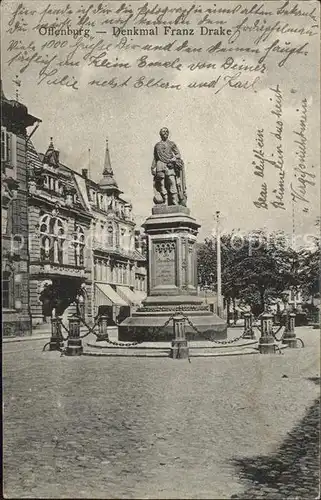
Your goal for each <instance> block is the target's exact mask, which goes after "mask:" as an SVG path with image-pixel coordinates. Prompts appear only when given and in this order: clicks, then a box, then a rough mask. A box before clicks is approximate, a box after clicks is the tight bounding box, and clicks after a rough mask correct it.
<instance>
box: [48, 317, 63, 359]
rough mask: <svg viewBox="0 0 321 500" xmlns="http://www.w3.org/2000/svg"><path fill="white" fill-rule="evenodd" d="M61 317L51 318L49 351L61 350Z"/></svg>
mask: <svg viewBox="0 0 321 500" xmlns="http://www.w3.org/2000/svg"><path fill="white" fill-rule="evenodd" d="M60 321H61V318H59V317H58V318H51V337H50V344H49V351H61V350H62V349H63V347H64V341H63V338H62V334H61V323H60Z"/></svg>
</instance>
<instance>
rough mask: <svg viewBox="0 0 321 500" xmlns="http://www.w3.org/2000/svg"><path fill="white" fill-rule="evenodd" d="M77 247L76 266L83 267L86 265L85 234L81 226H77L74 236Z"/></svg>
mask: <svg viewBox="0 0 321 500" xmlns="http://www.w3.org/2000/svg"><path fill="white" fill-rule="evenodd" d="M74 246H75V265H76V266H83V265H84V264H85V255H84V254H85V234H84V230H83V228H82V227H81V226H76V232H75V234H74Z"/></svg>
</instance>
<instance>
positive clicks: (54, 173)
mask: <svg viewBox="0 0 321 500" xmlns="http://www.w3.org/2000/svg"><path fill="white" fill-rule="evenodd" d="M40 122H41V120H40V119H38V118H36V117H34V116H32V115H30V114H29V113H28V109H27V108H26V106H24V105H23V104H21V103H19V102H18V101H17V100H8V99H7V98H6V97H5V96H4V94H3V92H2V87H1V177H2V199H1V205H2V243H3V245H2V246H3V252H2V307H3V323H4V327H3V333H4V335H5V336H9V335H11V336H16V335H30V334H31V333H32V330H36V331H37V330H39V329H41V328H42V327H44V328H49V325H48V323H49V322H50V317H52V316H54V315H59V316H62V317H63V319H65V320H67V317H68V316H69V315H70V314H72V313H74V312H76V305H75V304H76V303H77V304H78V310H79V312H80V314H81V315H82V316H83V317H84V318H86V319H87V320H89V322H90V321H91V320H93V319H94V317H96V315H97V314H98V313H99V312H104V311H105V312H106V314H108V316H109V318H110V320H111V321H116V320H118V321H121V320H122V319H123V318H125V317H126V316H127V315H129V314H130V313H131V310H132V309H133V308H135V307H137V306H138V305H139V304H140V303H141V301H142V300H143V299H144V298H145V297H146V274H147V273H146V258H145V257H144V256H143V255H142V253H141V251H140V246H139V245H140V238H138V240H137V233H138V232H139V231H137V229H136V226H135V222H134V220H133V214H132V205H131V204H130V203H129V202H127V201H126V200H125V199H124V198H123V197H122V192H121V190H120V189H119V187H118V185H117V182H116V180H115V178H114V174H113V170H112V167H111V162H110V154H109V148H108V144H107V143H106V150H105V160H104V166H103V169H102V177H101V179H100V181H99V182H94V181H93V180H92V179H90V176H89V175H88V169H84V168H83V169H82V171H81V173H80V172H77V171H75V170H73V169H71V168H69V167H68V166H67V165H65V164H64V163H63V162H62V161H61V158H60V153H59V150H58V149H56V147H55V146H54V143H53V140H52V139H51V140H50V143H49V146H48V148H47V150H46V152H45V153H44V154H43V153H40V152H38V151H37V150H36V148H35V147H34V145H33V143H32V140H31V136H32V135H33V133H34V131H35V130H36V128H37V126H38V125H39V123H40ZM29 127H33V130H31V131H30V129H29ZM27 129H28V131H29V132H28V131H27Z"/></svg>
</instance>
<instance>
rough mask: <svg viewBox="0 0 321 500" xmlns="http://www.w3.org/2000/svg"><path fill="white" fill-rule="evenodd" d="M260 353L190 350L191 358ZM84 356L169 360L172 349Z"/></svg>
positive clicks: (119, 350)
mask: <svg viewBox="0 0 321 500" xmlns="http://www.w3.org/2000/svg"><path fill="white" fill-rule="evenodd" d="M258 353H259V351H258V350H257V349H254V348H250V347H248V348H244V349H230V350H226V351H217V350H214V349H213V350H212V351H203V350H201V349H193V350H192V351H191V350H190V352H189V354H190V358H195V357H217V356H240V355H241V356H242V355H245V354H246V355H248V354H258ZM83 355H84V356H99V357H137V358H168V357H169V355H170V349H164V350H160V349H145V350H144V349H137V348H127V349H126V348H114V349H105V350H98V349H95V350H93V349H87V348H86V349H85V350H84V353H83Z"/></svg>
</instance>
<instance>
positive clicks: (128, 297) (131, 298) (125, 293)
mask: <svg viewBox="0 0 321 500" xmlns="http://www.w3.org/2000/svg"><path fill="white" fill-rule="evenodd" d="M116 290H117V293H118V294H119V295H120V297H122V298H123V299H124V300H125V301H126V302H127V303H128V304H129V305H139V304H140V300H139V299H138V298H137V297H136V295H135V293H134V292H133V291H132V290H131V289H130V288H129V287H128V286H120V285H119V286H116Z"/></svg>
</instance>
